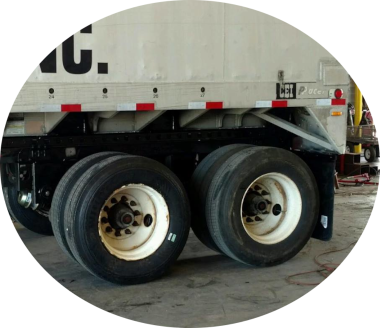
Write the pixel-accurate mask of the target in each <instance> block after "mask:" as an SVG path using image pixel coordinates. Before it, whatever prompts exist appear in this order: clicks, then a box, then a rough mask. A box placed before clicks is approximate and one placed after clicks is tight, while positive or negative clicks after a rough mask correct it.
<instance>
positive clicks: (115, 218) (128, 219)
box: [108, 202, 135, 230]
mask: <svg viewBox="0 0 380 328" xmlns="http://www.w3.org/2000/svg"><path fill="white" fill-rule="evenodd" d="M108 221H109V223H110V225H111V227H112V228H113V229H115V230H121V229H126V228H128V227H129V226H130V225H132V224H133V222H134V221H135V216H134V214H133V210H132V209H131V208H130V207H129V206H128V205H127V204H125V203H122V202H119V203H117V204H116V205H114V206H112V207H111V209H110V210H109V211H108Z"/></svg>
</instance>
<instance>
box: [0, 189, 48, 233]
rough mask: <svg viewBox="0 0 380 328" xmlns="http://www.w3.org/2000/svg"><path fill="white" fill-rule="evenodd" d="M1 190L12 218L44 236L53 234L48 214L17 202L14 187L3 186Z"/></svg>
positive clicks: (16, 193)
mask: <svg viewBox="0 0 380 328" xmlns="http://www.w3.org/2000/svg"><path fill="white" fill-rule="evenodd" d="M3 192H4V199H5V204H6V205H7V208H8V212H9V214H10V215H11V217H12V218H13V219H15V220H16V221H17V222H19V223H20V224H22V225H23V226H24V227H25V228H26V229H28V230H30V231H33V232H35V233H38V234H41V235H46V236H51V235H53V230H52V227H51V224H50V221H49V217H48V215H47V214H45V213H40V212H38V211H37V210H32V209H30V208H25V207H23V206H21V205H20V204H19V203H18V192H17V189H16V187H13V186H9V187H5V188H3Z"/></svg>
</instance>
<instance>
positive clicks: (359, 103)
mask: <svg viewBox="0 0 380 328" xmlns="http://www.w3.org/2000/svg"><path fill="white" fill-rule="evenodd" d="M362 115H363V83H362V82H356V84H355V127H359V125H360V122H361V120H362ZM357 133H358V135H357V137H359V138H360V137H361V130H359V129H358V130H357ZM361 152H362V145H358V146H355V153H361Z"/></svg>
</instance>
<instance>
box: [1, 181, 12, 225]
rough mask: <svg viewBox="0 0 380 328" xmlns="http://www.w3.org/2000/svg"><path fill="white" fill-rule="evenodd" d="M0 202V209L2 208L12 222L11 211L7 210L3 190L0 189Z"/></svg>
mask: <svg viewBox="0 0 380 328" xmlns="http://www.w3.org/2000/svg"><path fill="white" fill-rule="evenodd" d="M0 202H1V207H2V208H3V210H4V212H5V214H6V215H7V216H8V217H9V218H10V219H12V220H14V219H13V218H12V215H11V211H10V210H9V208H8V207H7V204H6V203H5V199H4V191H3V188H0Z"/></svg>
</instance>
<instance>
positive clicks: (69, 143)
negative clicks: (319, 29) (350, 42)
mask: <svg viewBox="0 0 380 328" xmlns="http://www.w3.org/2000/svg"><path fill="white" fill-rule="evenodd" d="M349 82H350V81H349V76H348V74H347V72H346V71H345V70H344V68H343V67H342V66H341V65H340V64H339V63H338V62H337V61H336V60H335V58H334V57H333V56H332V55H331V54H330V53H328V52H327V51H326V50H325V49H324V48H322V47H321V46H320V45H319V44H317V43H316V42H315V41H313V40H312V39H310V38H309V37H308V36H306V35H305V34H303V33H302V32H300V31H298V30H297V29H295V28H293V27H292V26H289V25H287V24H285V23H284V22H282V21H279V20H277V19H275V18H273V17H270V16H267V15H264V14H262V13H259V12H255V11H253V10H249V9H245V8H242V7H237V6H233V5H227V4H222V3H215V2H200V1H181V2H167V3H159V4H152V5H148V6H143V7H138V8H134V9H131V10H127V11H124V12H120V13H117V14H115V15H112V16H109V17H107V18H105V19H103V20H100V21H98V22H96V23H94V24H92V25H90V26H87V27H85V28H83V29H82V30H81V31H80V32H78V33H77V34H75V35H74V36H71V37H69V38H68V39H67V40H66V41H64V42H63V43H62V44H61V45H60V46H58V47H57V49H54V50H53V51H52V52H51V53H50V54H49V55H48V56H47V57H46V58H45V59H43V60H42V62H41V63H40V65H39V66H38V67H37V68H36V69H35V70H34V72H33V73H32V74H31V76H30V77H29V79H28V80H27V81H26V83H25V85H24V86H23V88H22V89H21V91H20V93H19V95H18V97H17V99H16V100H15V102H14V105H13V107H12V109H11V112H10V115H9V118H8V121H7V123H6V128H5V131H4V138H3V140H2V149H1V151H2V157H1V163H2V165H1V172H2V184H3V190H4V194H5V199H6V203H7V206H8V210H9V212H10V214H11V216H12V217H13V218H15V219H17V220H18V221H19V222H20V223H21V224H23V225H24V226H25V227H26V228H29V229H31V230H33V231H35V232H39V233H42V234H51V233H54V235H55V237H56V239H57V241H58V243H59V245H60V246H61V247H62V249H63V251H65V252H66V253H67V254H68V256H70V257H71V258H73V259H74V260H76V261H78V262H79V263H81V264H82V265H83V266H84V267H85V268H86V269H88V270H89V271H90V272H92V273H93V274H95V275H96V276H98V277H101V278H103V279H106V280H108V281H112V282H115V283H121V284H133V283H141V282H146V281H149V280H152V279H154V278H157V277H159V276H161V275H162V274H163V273H165V272H166V271H167V269H168V268H169V266H170V265H171V264H172V263H173V262H174V261H175V260H176V259H177V257H178V256H179V254H180V253H181V251H182V249H183V247H184V245H185V243H186V239H187V236H188V233H189V229H190V225H191V227H192V229H193V231H194V233H195V234H196V236H197V237H198V238H199V239H200V240H201V241H202V242H203V243H204V244H205V245H207V246H208V247H210V248H211V249H214V250H216V251H217V252H220V253H223V254H225V255H227V256H229V257H231V258H233V259H235V260H238V261H241V262H243V263H246V264H249V265H256V266H265V265H274V264H278V263H281V262H283V261H286V260H288V259H289V258H291V257H293V256H294V255H296V254H297V253H298V252H299V251H300V250H301V248H302V247H303V246H304V245H305V243H306V242H307V241H308V240H309V238H310V237H311V236H313V237H315V238H319V239H322V240H328V239H329V238H331V234H332V224H333V201H334V184H333V178H334V168H335V160H336V156H337V155H338V154H341V153H343V152H344V151H345V140H346V117H347V113H346V111H347V106H346V105H347V104H346V99H349V98H348V97H349Z"/></svg>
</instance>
